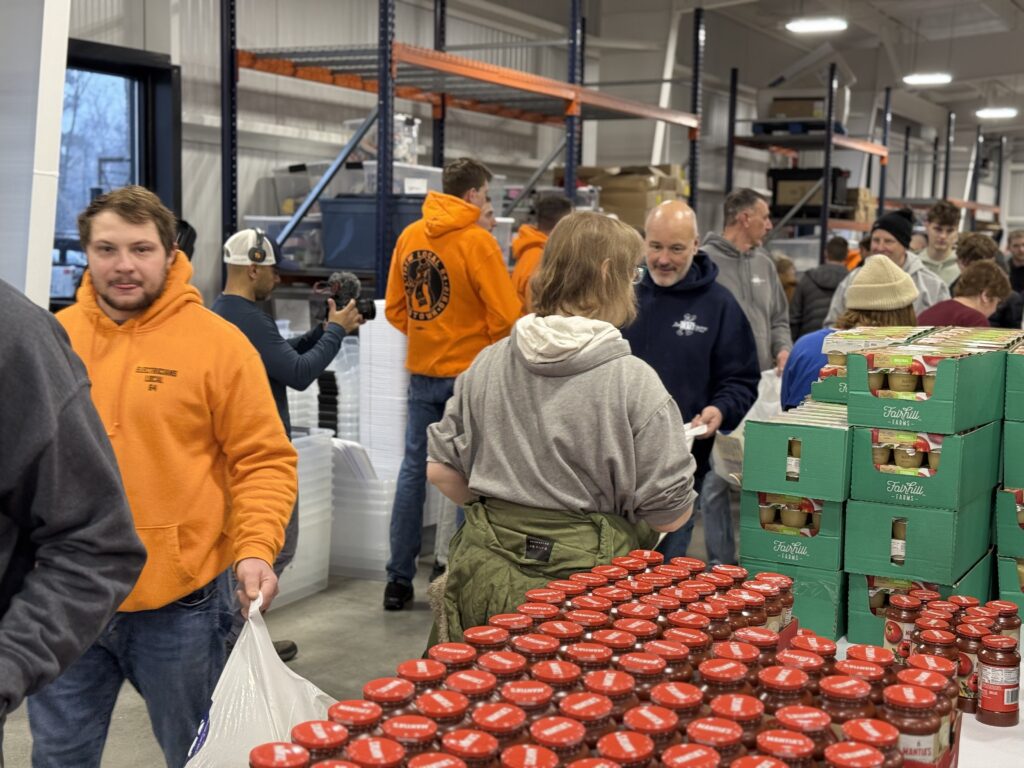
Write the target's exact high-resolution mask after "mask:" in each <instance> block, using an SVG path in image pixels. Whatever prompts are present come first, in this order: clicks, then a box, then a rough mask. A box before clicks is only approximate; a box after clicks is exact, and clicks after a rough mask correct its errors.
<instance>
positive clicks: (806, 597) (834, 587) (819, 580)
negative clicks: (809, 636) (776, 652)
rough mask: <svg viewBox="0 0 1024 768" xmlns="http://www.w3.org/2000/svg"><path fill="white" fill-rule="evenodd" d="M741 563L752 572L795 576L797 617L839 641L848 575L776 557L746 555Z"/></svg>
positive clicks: (809, 626)
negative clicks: (761, 557) (800, 564)
mask: <svg viewBox="0 0 1024 768" xmlns="http://www.w3.org/2000/svg"><path fill="white" fill-rule="evenodd" d="M740 565H742V566H743V567H744V568H746V569H747V570H748V571H750V572H751V573H757V572H758V571H774V572H776V573H782V574H785V575H786V576H789V578H791V579H793V616H795V617H796V618H797V619H799V621H800V626H801V627H807V628H809V629H811V630H813V631H814V632H815V633H817V634H819V635H821V636H822V637H827V638H830V639H832V640H838V639H839V638H840V637H842V636H843V633H844V632H845V631H846V574H845V573H844V572H843V571H824V570H819V569H817V568H803V567H801V566H798V565H791V564H789V563H781V562H776V561H773V560H758V559H757V558H753V557H749V556H747V555H746V554H743V555H741V556H740Z"/></svg>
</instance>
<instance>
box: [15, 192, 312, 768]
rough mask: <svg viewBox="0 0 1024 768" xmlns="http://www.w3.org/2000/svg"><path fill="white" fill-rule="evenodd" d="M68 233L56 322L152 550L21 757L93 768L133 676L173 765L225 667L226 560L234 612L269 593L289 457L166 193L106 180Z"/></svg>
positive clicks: (35, 718) (37, 715)
mask: <svg viewBox="0 0 1024 768" xmlns="http://www.w3.org/2000/svg"><path fill="white" fill-rule="evenodd" d="M78 228H79V236H80V239H81V243H82V247H83V249H84V250H85V252H86V256H87V258H88V264H89V268H88V271H87V272H86V274H85V279H84V280H83V282H82V286H81V288H80V289H79V290H78V294H77V297H76V298H77V303H76V304H75V305H74V306H72V307H70V308H68V309H66V310H64V311H63V312H61V313H60V314H59V315H58V316H57V318H58V320H59V321H60V322H61V324H62V325H63V326H64V328H65V330H66V331H67V333H68V336H69V337H70V339H71V345H72V347H73V348H74V350H75V351H76V352H77V353H78V354H79V355H80V356H81V358H82V361H83V362H84V363H85V367H86V370H87V371H88V374H89V378H90V380H91V381H92V399H93V402H94V403H95V405H96V410H97V411H98V412H99V414H100V419H101V420H102V422H103V424H104V426H105V427H106V431H107V435H108V436H109V437H110V442H111V444H112V446H113V448H114V453H115V455H116V457H117V462H118V465H119V467H120V470H121V475H122V479H123V480H124V486H125V491H126V494H127V497H128V502H129V505H130V506H131V510H132V515H133V517H134V519H135V530H136V533H137V534H138V536H139V538H140V539H141V540H142V543H143V544H144V545H145V547H146V550H147V553H148V559H147V561H146V565H145V567H144V568H143V570H142V574H141V576H140V577H139V580H138V582H137V583H136V585H135V588H134V590H132V592H131V593H130V594H129V595H128V597H127V599H125V601H124V603H122V604H121V606H120V608H119V610H118V613H116V614H115V615H114V618H113V619H111V621H110V623H109V624H108V625H107V627H106V629H105V630H104V631H103V634H101V635H100V638H99V639H98V640H97V641H96V642H95V643H94V644H93V645H92V646H91V647H90V648H89V650H87V651H86V652H85V654H84V655H83V656H82V657H81V658H80V659H79V660H78V661H77V662H75V664H73V665H72V666H71V667H70V668H69V669H68V670H67V671H66V672H65V673H64V674H63V675H62V676H61V677H59V678H58V679H57V680H56V681H55V682H54V683H53V684H52V685H50V686H49V687H48V688H46V689H44V690H43V691H42V692H41V693H38V694H36V695H35V696H32V697H31V698H30V699H29V705H28V712H29V725H30V727H31V730H32V739H33V747H32V764H33V766H35V767H36V768H51V766H65V765H74V766H82V768H87V767H91V766H99V765H100V759H101V756H102V753H103V743H104V741H105V739H106V733H107V726H108V725H109V723H110V715H111V711H112V710H113V708H114V703H115V701H116V700H117V695H118V691H119V690H120V688H121V685H122V683H123V682H124V681H125V680H126V679H127V680H130V681H131V683H132V685H133V686H134V687H135V688H136V690H138V691H139V693H140V694H141V695H142V697H143V698H144V699H145V701H146V706H147V709H148V711H149V715H150V721H151V723H152V726H153V731H154V733H155V735H156V738H157V741H158V742H159V744H160V748H161V749H162V750H163V753H164V757H165V759H166V762H167V765H169V766H181V765H184V763H185V760H186V757H187V754H188V750H189V746H190V745H191V743H192V740H193V738H194V737H195V734H196V729H197V728H198V726H199V724H200V722H201V720H202V718H203V717H204V715H205V714H206V712H207V711H208V709H209V704H210V696H211V694H212V693H213V688H214V685H215V684H216V682H217V678H218V677H219V676H220V672H221V669H222V667H223V665H224V661H225V644H224V643H225V636H226V632H227V630H228V628H229V626H230V622H231V615H230V611H231V603H230V601H229V587H228V586H227V577H228V573H227V569H228V568H234V571H235V574H236V576H237V578H238V581H239V585H240V588H239V600H240V601H241V603H242V605H243V609H248V607H249V605H250V602H251V601H254V600H256V599H257V598H258V597H262V600H263V603H262V605H263V608H264V609H265V608H266V607H267V606H268V605H269V604H270V601H271V600H272V599H273V597H274V595H275V594H276V592H277V577H276V576H275V575H274V570H273V568H272V564H273V562H274V558H275V557H276V556H277V553H278V552H279V551H280V549H281V546H282V543H283V542H284V530H285V524H286V523H287V521H288V518H289V516H290V515H291V511H292V506H293V504H294V502H295V493H296V483H297V479H296V472H295V469H296V461H297V458H296V454H295V450H294V449H293V448H292V445H291V443H290V442H289V440H288V438H287V436H286V435H285V433H284V427H283V426H282V424H281V419H280V418H279V417H278V415H277V409H276V407H275V406H274V398H273V396H272V395H271V392H270V385H269V383H268V381H267V375H266V372H265V371H264V368H263V363H262V361H261V360H260V356H259V353H258V352H257V351H256V350H255V349H254V348H253V346H252V345H251V344H250V343H249V342H248V340H247V339H246V338H245V336H244V335H243V334H242V332H241V331H240V330H238V329H237V328H236V327H235V326H233V325H232V324H231V323H229V322H227V321H226V320H223V319H222V318H220V317H218V316H217V315H215V314H214V313H213V312H210V311H209V310H207V309H205V308H204V307H203V305H202V299H201V297H200V295H199V291H197V290H196V289H195V288H194V287H192V286H191V285H189V279H190V278H191V276H192V267H191V265H190V263H189V261H188V259H187V258H186V257H185V255H184V254H183V253H181V252H180V251H175V250H174V248H173V244H174V233H175V220H174V215H173V214H172V213H171V212H170V211H169V210H167V209H166V208H165V207H164V206H163V205H162V204H161V203H160V200H159V199H158V198H157V197H156V196H155V195H154V194H153V193H152V192H149V191H148V190H146V189H144V188H142V187H125V188H123V189H118V190H115V191H113V192H110V193H109V194H106V195H101V196H99V197H97V198H96V199H95V200H93V201H92V203H90V204H89V207H88V208H86V209H85V211H84V212H83V213H82V214H81V215H80V216H79V219H78Z"/></svg>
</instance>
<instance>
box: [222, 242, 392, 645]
mask: <svg viewBox="0 0 1024 768" xmlns="http://www.w3.org/2000/svg"><path fill="white" fill-rule="evenodd" d="M274 251H275V248H274V243H273V241H272V240H271V239H270V238H268V237H267V236H266V235H264V233H263V232H262V231H261V230H259V229H243V230H242V231H240V232H236V233H235V234H233V235H232V236H231V237H229V238H228V240H227V242H226V243H224V263H225V264H226V265H227V283H226V284H225V286H224V292H223V293H222V294H221V295H220V296H218V297H217V300H216V301H215V302H214V303H213V306H212V307H211V309H213V311H214V312H216V313H217V314H218V315H220V316H221V317H223V318H224V319H225V320H227V321H229V322H231V323H233V324H234V325H237V326H238V328H239V329H240V330H241V331H242V333H244V334H245V335H246V337H247V338H248V339H249V341H250V343H251V344H252V345H253V346H254V347H256V350H257V351H258V352H259V353H260V358H261V359H262V360H263V366H264V367H265V368H266V369H267V378H268V379H269V380H270V390H271V392H273V395H274V403H275V404H276V405H277V412H278V414H279V415H280V416H281V422H282V423H283V424H284V429H285V433H286V434H288V435H289V436H291V429H292V424H291V419H290V418H289V415H288V387H291V388H292V389H297V390H299V391H302V390H304V389H306V388H307V387H308V386H309V385H310V384H312V383H313V382H314V381H316V379H317V377H318V376H320V374H321V373H323V372H324V370H325V369H326V368H327V366H328V365H330V363H331V361H332V360H333V359H334V357H335V356H336V355H337V354H338V350H339V349H340V348H341V341H342V339H344V338H345V335H346V334H347V333H351V332H352V331H354V330H356V329H357V328H358V327H359V326H360V324H361V323H362V322H363V316H362V315H360V314H359V309H358V308H357V306H356V301H355V300H354V299H350V300H349V301H348V302H347V303H346V305H345V306H344V307H342V308H341V309H338V307H337V306H336V305H335V302H334V299H328V300H327V317H326V319H325V321H324V322H323V323H317V324H316V325H315V327H314V328H312V329H311V330H310V331H309V332H307V333H305V334H303V335H302V336H297V337H295V338H292V339H285V338H284V337H282V336H281V332H280V331H279V330H278V329H277V323H275V322H274V319H273V318H272V317H271V316H270V315H268V314H267V313H266V312H264V311H263V310H262V309H260V307H259V306H258V305H257V304H256V302H258V301H265V300H266V299H267V298H268V297H269V296H270V294H271V293H273V291H274V287H275V286H276V285H277V284H278V283H279V282H280V277H279V276H278V274H277V258H276V254H275V252H274ZM357 292H358V288H357ZM371 306H372V305H371ZM298 543H299V503H298V499H296V502H295V508H294V510H293V511H292V516H291V519H290V520H289V521H288V528H287V529H286V531H285V541H284V547H283V548H282V549H281V553H280V554H279V555H278V556H277V560H275V561H274V572H275V573H276V574H277V575H278V577H280V576H281V573H282V572H283V571H284V569H285V568H286V567H287V566H288V564H289V563H290V562H291V561H292V558H293V557H294V556H295V548H296V546H298ZM243 624H244V619H243V617H242V615H241V614H239V613H236V615H235V622H234V626H233V627H232V632H231V638H232V641H233V640H234V638H235V637H237V634H238V632H239V631H240V630H241V628H242V625H243ZM274 648H275V649H276V650H277V653H278V655H279V656H280V657H281V659H282V660H283V661H289V660H291V659H293V658H295V655H296V654H297V653H298V648H297V647H296V645H295V643H294V642H292V641H290V640H279V641H277V642H275V643H274Z"/></svg>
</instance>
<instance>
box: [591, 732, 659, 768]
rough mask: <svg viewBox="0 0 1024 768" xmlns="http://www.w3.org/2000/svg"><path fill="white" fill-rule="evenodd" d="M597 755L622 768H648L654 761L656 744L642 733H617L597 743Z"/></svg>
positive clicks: (610, 734)
mask: <svg viewBox="0 0 1024 768" xmlns="http://www.w3.org/2000/svg"><path fill="white" fill-rule="evenodd" d="M597 755H598V757H603V758H604V759H605V760H611V761H612V762H614V763H616V764H617V765H619V766H621V768H647V766H649V765H650V764H651V760H653V759H654V742H653V741H651V739H650V737H648V736H644V735H643V734H642V733H636V732H635V731H617V732H615V733H609V734H608V735H607V736H605V737H604V738H602V739H601V740H600V741H599V742H597Z"/></svg>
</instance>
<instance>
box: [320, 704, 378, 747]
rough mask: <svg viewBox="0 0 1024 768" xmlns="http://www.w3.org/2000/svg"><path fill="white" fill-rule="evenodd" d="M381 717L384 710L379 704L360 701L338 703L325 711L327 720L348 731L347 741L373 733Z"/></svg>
mask: <svg viewBox="0 0 1024 768" xmlns="http://www.w3.org/2000/svg"><path fill="white" fill-rule="evenodd" d="M383 716H384V710H383V709H381V707H380V705H379V704H374V703H373V702H372V701H364V700H362V699H347V700H346V701H339V702H338V703H337V704H332V705H331V708H330V709H328V710H327V718H328V719H329V720H330V721H331V722H333V723H340V724H341V725H343V726H345V727H346V728H347V729H348V737H349V739H355V738H357V737H359V736H366V735H368V734H370V733H373V732H374V731H375V730H376V729H377V726H378V725H380V721H381V718H382V717H383Z"/></svg>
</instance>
